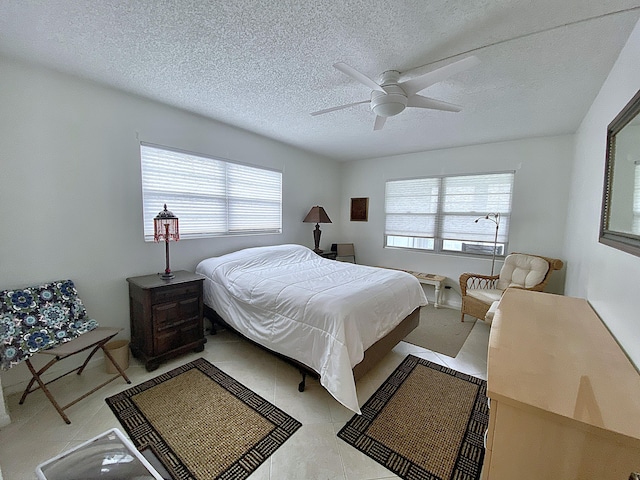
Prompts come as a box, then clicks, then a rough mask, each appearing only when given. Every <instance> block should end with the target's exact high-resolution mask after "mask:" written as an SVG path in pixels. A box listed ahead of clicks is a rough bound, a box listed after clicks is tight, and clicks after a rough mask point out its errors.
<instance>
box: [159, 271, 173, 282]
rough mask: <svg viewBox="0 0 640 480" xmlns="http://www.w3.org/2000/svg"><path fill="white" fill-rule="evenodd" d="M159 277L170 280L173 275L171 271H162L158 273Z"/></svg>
mask: <svg viewBox="0 0 640 480" xmlns="http://www.w3.org/2000/svg"><path fill="white" fill-rule="evenodd" d="M160 278H162V279H163V280H171V279H172V278H175V275H174V274H173V273H171V272H164V273H163V274H162V275H160Z"/></svg>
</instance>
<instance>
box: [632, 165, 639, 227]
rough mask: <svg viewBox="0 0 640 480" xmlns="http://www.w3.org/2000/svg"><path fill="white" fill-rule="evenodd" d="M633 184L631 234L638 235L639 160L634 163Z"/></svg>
mask: <svg viewBox="0 0 640 480" xmlns="http://www.w3.org/2000/svg"><path fill="white" fill-rule="evenodd" d="M634 173H635V178H634V183H633V225H632V227H631V233H633V234H634V235H640V160H636V162H635V169H634Z"/></svg>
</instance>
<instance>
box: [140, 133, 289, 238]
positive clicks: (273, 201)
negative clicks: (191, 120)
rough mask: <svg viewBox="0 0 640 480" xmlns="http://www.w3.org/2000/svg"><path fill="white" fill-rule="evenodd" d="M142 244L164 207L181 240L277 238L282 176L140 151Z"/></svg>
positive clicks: (168, 153)
mask: <svg viewBox="0 0 640 480" xmlns="http://www.w3.org/2000/svg"><path fill="white" fill-rule="evenodd" d="M140 159H141V168H142V202H143V211H144V238H145V240H147V241H151V240H153V218H154V217H155V216H156V215H157V214H158V212H160V211H161V210H162V209H163V207H164V204H165V203H166V204H167V208H168V209H169V210H171V211H172V212H173V213H174V214H175V215H176V216H177V217H179V219H180V237H181V238H197V237H211V236H220V235H249V234H262V233H282V172H279V171H275V170H268V169H265V168H259V167H252V166H249V165H241V164H237V163H232V162H229V161H226V160H219V159H215V158H210V157H205V156H202V155H196V154H193V153H185V152H180V151H176V150H168V149H166V148H162V147H157V146H152V145H148V144H141V145H140Z"/></svg>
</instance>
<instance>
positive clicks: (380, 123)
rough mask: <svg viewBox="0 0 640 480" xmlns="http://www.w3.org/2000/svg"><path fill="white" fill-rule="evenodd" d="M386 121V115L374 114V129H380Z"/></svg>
mask: <svg viewBox="0 0 640 480" xmlns="http://www.w3.org/2000/svg"><path fill="white" fill-rule="evenodd" d="M386 121H387V117H381V116H380V115H376V123H374V124H373V129H374V130H382V127H384V122H386Z"/></svg>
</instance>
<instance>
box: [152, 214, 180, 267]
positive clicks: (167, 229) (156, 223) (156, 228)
mask: <svg viewBox="0 0 640 480" xmlns="http://www.w3.org/2000/svg"><path fill="white" fill-rule="evenodd" d="M161 240H164V242H165V255H166V266H165V269H164V273H163V274H162V279H163V280H171V279H172V278H173V277H175V275H174V274H173V273H171V269H170V268H169V242H170V241H171V240H173V241H174V242H177V241H178V240H180V233H179V231H178V217H176V216H175V215H174V214H173V213H171V212H170V211H169V210H167V204H166V203H165V204H164V210H162V211H161V212H160V213H158V215H156V217H155V218H154V219H153V241H154V242H159V241H161Z"/></svg>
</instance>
